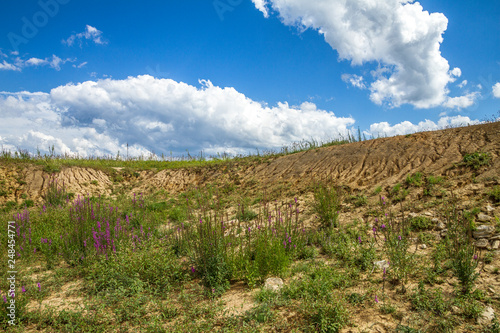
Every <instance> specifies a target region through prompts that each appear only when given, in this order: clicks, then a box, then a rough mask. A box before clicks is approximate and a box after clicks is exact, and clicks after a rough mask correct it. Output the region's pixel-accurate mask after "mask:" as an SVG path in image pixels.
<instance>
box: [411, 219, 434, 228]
mask: <svg viewBox="0 0 500 333" xmlns="http://www.w3.org/2000/svg"><path fill="white" fill-rule="evenodd" d="M409 223H410V226H411V228H412V229H413V230H428V229H432V221H431V219H430V218H428V217H425V216H415V217H411V218H410V219H409Z"/></svg>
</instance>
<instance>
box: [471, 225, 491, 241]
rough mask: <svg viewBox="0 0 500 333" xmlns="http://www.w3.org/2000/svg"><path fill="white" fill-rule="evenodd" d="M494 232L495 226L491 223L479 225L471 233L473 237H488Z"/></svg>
mask: <svg viewBox="0 0 500 333" xmlns="http://www.w3.org/2000/svg"><path fill="white" fill-rule="evenodd" d="M494 232H495V227H494V226H491V225H484V224H483V225H480V226H478V227H477V228H476V230H475V231H474V232H473V233H472V235H473V236H474V238H488V237H490V236H491V235H493V233H494Z"/></svg>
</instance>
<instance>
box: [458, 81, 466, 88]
mask: <svg viewBox="0 0 500 333" xmlns="http://www.w3.org/2000/svg"><path fill="white" fill-rule="evenodd" d="M467 83H468V82H467V80H463V81H462V82H461V83H460V84H458V87H459V88H463V87H465V86H466V85H467Z"/></svg>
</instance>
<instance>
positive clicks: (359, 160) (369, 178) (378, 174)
mask: <svg viewBox="0 0 500 333" xmlns="http://www.w3.org/2000/svg"><path fill="white" fill-rule="evenodd" d="M476 151H481V152H488V153H490V155H491V164H490V166H489V167H488V168H484V169H481V170H479V171H477V172H475V173H476V174H475V175H474V176H475V177H482V178H489V179H493V178H495V177H498V175H499V170H500V161H499V159H498V156H499V155H500V122H496V123H489V124H483V125H476V126H468V127H462V128H452V129H446V130H441V131H435V132H423V133H416V134H412V135H406V136H397V137H391V138H381V139H376V140H369V141H363V142H356V143H350V144H345V145H340V146H331V147H325V148H320V149H314V150H309V151H305V152H300V153H296V154H292V155H287V156H282V157H274V158H261V159H260V160H255V161H252V162H239V163H228V164H223V165H219V166H216V167H215V166H212V167H205V168H200V167H198V168H188V169H175V170H168V169H165V170H162V171H159V172H155V171H138V172H136V173H135V174H134V175H133V176H130V175H126V176H124V177H121V176H119V175H120V174H121V173H122V172H123V170H120V168H115V169H116V170H115V171H114V172H115V174H114V175H113V174H111V173H109V172H105V171H102V170H96V169H92V168H81V167H67V168H62V169H61V170H60V172H59V173H57V175H56V177H57V179H58V181H59V182H64V184H65V186H66V187H67V189H68V191H69V192H72V193H75V195H87V194H91V195H99V194H100V195H112V194H113V193H117V192H123V191H127V192H128V193H134V192H135V193H139V192H143V193H149V192H154V191H158V190H160V189H164V190H166V191H168V192H170V193H177V192H180V191H184V190H186V189H187V188H189V186H201V185H203V184H206V183H213V182H218V183H219V184H224V183H231V184H235V185H236V186H238V185H239V184H245V185H246V186H247V187H248V186H251V187H252V186H254V187H261V186H273V185H275V184H277V183H288V184H289V185H291V186H293V187H295V188H296V189H297V190H300V189H301V188H304V187H305V186H307V185H308V184H309V183H310V181H311V179H312V178H313V177H317V178H318V177H320V178H324V177H331V178H332V179H333V180H335V181H336V182H337V183H338V184H339V185H345V186H348V187H350V188H351V189H359V190H364V189H370V188H373V187H375V186H379V185H380V186H388V185H391V184H395V183H397V182H400V181H402V180H403V179H404V178H405V177H406V176H407V175H408V174H411V173H415V172H417V171H420V172H423V173H426V174H433V175H441V176H448V177H450V178H457V177H458V178H460V176H461V175H463V176H467V177H469V178H470V175H468V173H474V171H471V170H470V168H463V167H460V166H457V165H458V164H459V163H460V162H461V161H462V159H463V156H464V155H465V154H467V153H473V152H476ZM166 163H168V162H166ZM116 175H118V176H119V177H116ZM49 177H50V174H49V173H47V172H44V171H43V168H42V167H41V166H34V165H29V166H22V167H21V166H19V165H12V164H10V165H4V166H1V167H0V194H2V195H1V196H0V203H5V202H7V201H17V202H22V200H23V199H30V200H33V201H39V200H41V196H42V195H43V193H44V191H45V190H46V189H47V187H48V184H49ZM117 186H119V187H120V189H117Z"/></svg>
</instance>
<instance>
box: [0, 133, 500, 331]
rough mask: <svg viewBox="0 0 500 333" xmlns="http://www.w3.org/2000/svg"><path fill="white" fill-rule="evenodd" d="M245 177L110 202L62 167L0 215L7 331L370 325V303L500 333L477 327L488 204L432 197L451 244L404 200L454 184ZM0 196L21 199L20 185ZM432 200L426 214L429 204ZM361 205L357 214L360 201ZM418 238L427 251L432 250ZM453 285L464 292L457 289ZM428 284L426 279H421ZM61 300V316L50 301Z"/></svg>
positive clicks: (128, 166)
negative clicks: (11, 282) (365, 184)
mask: <svg viewBox="0 0 500 333" xmlns="http://www.w3.org/2000/svg"><path fill="white" fill-rule="evenodd" d="M358 134H359V133H358ZM360 138H361V137H360V136H359V135H358V139H360ZM314 145H315V143H314V144H309V146H314ZM304 147H306V146H302V147H296V148H295V149H297V150H300V149H303V148H304ZM290 151H291V150H290ZM290 151H289V152H290ZM22 156H23V157H18V162H19V161H22V160H23V159H24V160H25V162H26V163H28V162H29V163H34V161H35V160H36V163H39V162H40V163H41V162H43V163H46V166H45V167H46V168H47V170H50V171H51V172H53V171H54V170H61V169H62V168H64V167H66V166H68V165H71V163H75V164H76V163H77V162H70V161H69V159H68V160H65V159H60V160H59V159H58V158H57V157H51V158H50V159H47V160H46V159H43V158H35V159H34V158H32V157H30V156H29V155H27V156H25V155H22ZM2 158H4V159H8V158H9V157H6V156H3V157H2ZM252 158H262V159H264V158H265V157H263V156H258V157H252ZM0 159H1V158H0ZM83 161H84V160H83V159H82V161H80V162H81V163H82V164H85V163H87V162H83ZM97 161H98V159H96V160H94V161H93V163H97ZM80 162H78V163H80ZM171 162H172V163H174V164H175V163H177V161H171ZM178 162H179V165H181V162H182V163H184V164H183V165H184V166H186V165H188V164H189V163H192V164H190V166H195V165H198V166H200V165H205V166H207V165H208V166H217V165H218V166H219V167H220V166H227V165H224V164H223V163H232V162H230V161H229V160H224V159H220V160H216V161H209V160H202V159H200V160H193V159H191V160H189V161H178ZM9 163H15V161H12V160H11V161H10V162H9ZM114 163H116V164H114ZM156 163H159V161H156V160H153V159H151V160H120V159H118V160H115V159H108V160H105V161H104V160H103V164H102V165H103V168H104V169H106V168H108V167H111V166H112V165H114V166H120V167H124V166H125V167H124V168H123V169H121V170H120V171H116V170H114V171H110V170H107V171H108V172H110V175H112V178H113V180H114V181H115V182H117V184H115V185H114V186H120V185H119V184H118V183H119V182H121V181H123V180H126V179H127V180H130V179H134V178H136V177H138V176H139V173H138V171H140V170H144V169H141V168H154V167H155V166H158V169H160V168H165V165H162V166H161V167H160V166H159V165H160V164H156ZM168 163H170V161H169V162H168ZM168 163H167V164H168ZM217 163H218V164H217ZM163 164H166V163H165V162H163ZM89 165H91V163H90V162H89ZM134 165H135V166H140V167H138V168H134ZM221 170H222V168H221ZM54 172H55V171H54ZM239 181H240V180H239V179H236V178H235V179H234V182H226V183H222V184H208V185H206V186H199V187H196V188H190V189H189V190H186V191H184V192H182V193H176V194H170V193H168V192H167V191H165V190H161V189H155V190H156V192H154V193H152V194H149V195H146V194H144V195H143V194H132V195H126V194H125V193H129V191H128V190H124V191H122V192H121V191H119V190H118V191H115V192H114V197H105V196H102V197H101V196H97V194H94V196H92V195H88V196H85V197H82V196H79V197H77V198H75V196H74V194H72V193H69V192H68V191H67V189H66V188H65V185H64V184H63V183H62V182H59V181H58V179H57V174H53V175H52V176H51V177H50V179H47V182H48V186H47V187H46V188H45V190H44V192H43V194H42V195H43V202H40V203H39V204H38V203H35V202H34V201H33V200H30V199H28V198H33V197H31V196H32V194H31V192H26V190H25V189H24V188H23V187H21V188H20V189H21V190H20V191H19V189H17V190H18V191H19V192H17V193H21V194H18V197H17V198H16V200H17V201H8V202H6V203H5V204H4V205H3V206H2V209H1V211H0V216H1V217H2V219H3V220H4V221H7V220H9V219H14V220H15V236H12V237H14V238H15V239H16V257H15V259H16V269H18V271H19V274H18V275H17V280H18V281H17V285H16V286H17V288H18V290H17V293H16V304H17V309H18V312H17V318H16V323H17V324H18V326H17V328H12V327H10V326H9V325H8V322H7V320H6V318H7V317H6V314H7V311H8V309H7V307H6V305H5V304H7V303H5V302H3V297H4V296H5V297H6V299H7V297H10V296H9V295H8V294H7V293H6V290H8V287H9V286H8V281H7V277H8V276H7V273H6V272H8V270H9V269H8V267H7V262H8V260H9V259H10V257H9V254H8V252H6V251H4V252H3V254H1V255H0V268H1V270H0V272H1V273H0V304H2V306H1V307H0V327H1V329H2V330H6V331H8V332H21V331H26V330H28V329H32V330H44V329H45V330H48V331H56V332H71V331H89V332H115V331H116V332H122V331H137V332H142V331H144V332H208V331H222V332H268V331H284V332H293V331H305V332H339V331H340V330H342V329H343V328H346V327H349V326H354V327H355V325H357V324H358V322H357V320H358V318H357V317H356V316H357V315H356V314H357V313H360V312H361V311H363V312H364V311H366V312H368V313H370V311H371V312H372V313H377V315H387V318H392V320H393V321H394V322H395V323H398V322H399V323H405V325H408V326H405V325H402V324H400V325H398V326H397V328H396V332H452V331H453V330H456V329H458V330H460V331H470V332H475V331H477V332H479V331H481V329H483V331H484V332H496V331H498V322H496V321H494V322H493V323H492V324H491V325H490V326H489V327H487V328H480V327H479V326H478V325H477V324H476V319H477V318H478V317H479V315H480V313H481V311H482V310H483V308H484V306H485V305H486V304H489V305H490V306H494V307H495V310H496V311H497V310H498V307H497V303H496V301H495V300H494V298H493V297H491V295H489V294H488V291H483V290H481V289H480V288H478V286H479V283H478V272H479V268H481V266H480V265H482V264H483V263H485V264H493V263H494V262H495V257H494V252H489V253H486V254H484V256H482V255H481V253H478V252H477V251H476V248H475V247H474V243H473V242H474V240H473V239H472V238H471V233H472V231H473V230H474V228H475V225H474V217H475V216H476V215H477V214H478V213H479V209H477V208H475V209H471V210H470V211H467V210H462V211H459V210H456V209H453V205H454V203H456V201H453V200H454V199H453V197H452V198H451V199H450V198H449V197H448V196H447V197H445V198H443V199H436V198H434V199H435V200H434V201H432V207H436V211H438V209H441V212H442V214H441V220H443V218H444V219H446V222H447V223H446V224H447V225H446V227H447V234H446V235H445V234H443V236H442V237H441V238H440V240H437V239H436V237H435V236H436V232H431V231H429V230H430V229H432V227H433V225H434V223H433V222H432V221H431V220H430V219H429V218H428V217H424V216H417V217H411V218H405V217H406V216H408V214H407V210H408V209H411V210H412V211H417V212H419V211H420V209H422V208H420V209H413V208H414V207H415V206H412V205H415V203H413V202H408V201H409V200H407V199H406V198H407V196H408V194H409V192H410V190H411V191H419V189H417V187H419V188H423V189H424V194H425V193H426V192H425V191H426V190H428V191H429V193H430V192H431V190H432V189H433V188H434V186H437V185H439V184H441V183H442V182H443V178H442V177H437V176H432V175H424V174H423V173H419V172H417V173H414V174H411V175H408V176H407V177H406V179H405V181H404V182H403V183H399V184H396V185H395V186H393V187H392V188H388V190H387V196H388V198H385V197H384V196H382V195H381V194H382V187H378V188H376V189H375V190H374V193H375V194H376V195H378V196H380V200H379V202H377V203H374V202H373V201H372V200H370V201H369V200H368V197H367V196H366V195H364V194H362V193H360V194H359V192H358V194H357V193H356V192H355V193H354V194H353V193H352V192H349V189H348V188H346V187H341V186H338V184H334V183H333V182H331V181H315V182H314V183H313V184H312V185H311V186H310V187H308V188H307V189H306V190H303V191H305V193H304V192H298V193H299V194H300V195H301V197H300V198H297V197H296V195H299V194H297V193H295V192H293V191H294V190H293V188H290V187H287V186H288V185H280V186H282V187H278V185H276V186H275V187H272V186H269V187H266V191H262V193H255V192H256V191H259V190H260V189H257V190H253V192H252V191H249V190H248V188H250V187H257V186H256V184H257V183H258V182H257V181H256V180H250V181H243V180H241V183H239V184H237V182H239ZM88 182H89V184H91V185H94V186H97V185H99V184H100V183H99V182H97V181H92V180H88ZM11 183H12V182H11ZM5 184H6V181H4V183H3V185H5ZM18 185H19V186H24V185H25V184H22V183H21V182H18ZM16 186H17V185H16ZM245 186H246V187H245ZM119 188H120V187H119ZM2 190H3V191H5V194H4V196H9V195H10V193H8V191H11V189H8V190H7V189H3V188H2ZM15 190H16V189H13V190H12V191H15ZM301 191H302V190H301ZM370 191H371V190H370ZM499 191H500V190H499V189H498V186H496V187H494V188H492V189H491V191H489V192H486V193H487V194H488V197H489V198H491V199H492V200H493V201H495V200H496V201H498V199H497V197H498V196H499V194H498V192H499ZM25 192H26V193H29V196H28V194H25ZM0 194H1V193H0ZM384 195H385V194H384ZM429 195H430V194H429ZM483 195H484V194H483ZM304 198H307V200H306V199H304ZM21 199H22V200H21ZM373 199H374V198H373ZM482 199H483V200H484V197H483V198H482ZM4 200H6V199H4ZM421 200H422V201H423V202H424V203H425V205H427V206H426V207H430V204H431V199H430V198H428V197H425V196H424V197H421ZM304 203H305V204H304ZM424 203H423V204H422V205H420V207H422V206H423V205H424ZM353 206H354V207H356V208H357V209H355V210H351V207H353ZM468 207H471V206H468ZM350 210H351V211H350ZM360 211H361V212H362V213H361V214H363V215H362V217H360V216H359V215H357V214H359V212H360ZM353 215H357V216H354V217H352V220H351V221H348V220H349V219H350V216H353ZM412 216H413V215H412ZM347 217H349V219H348V218H347ZM8 240H9V236H8V234H7V233H1V234H0V243H1V244H7V241H8ZM420 244H427V245H428V248H427V250H426V251H427V253H426V254H425V256H422V254H421V253H422V252H420V248H419V247H418V246H420ZM384 262H385V264H383V263H384ZM380 263H382V265H380ZM496 273H498V268H497V270H496ZM481 274H483V273H481ZM492 274H494V273H492ZM269 277H281V278H283V279H285V281H286V282H285V284H284V286H283V287H282V288H281V289H280V290H277V291H272V290H267V289H265V288H264V287H263V286H264V282H265V281H266V279H267V278H269ZM449 281H452V283H454V285H455V286H456V290H455V292H451V291H450V290H449V289H451V288H449V286H447V284H445V282H449ZM416 282H418V287H416V288H414V287H412V285H413V286H415V285H416ZM446 287H448V289H446ZM21 288H22V289H21ZM255 288H259V290H258V291H256V292H254V293H253V294H254V296H253V297H251V296H248V298H245V302H250V303H252V306H251V307H249V308H246V309H245V310H241V311H239V312H238V311H237V312H235V313H233V312H231V310H230V309H229V308H228V307H227V305H226V304H227V303H229V302H228V299H229V297H232V296H234V295H235V293H236V292H237V291H238V292H241V294H242V293H243V292H246V291H249V290H251V289H255ZM23 290H24V291H23ZM63 291H64V292H63ZM248 295H249V294H248ZM245 297H246V296H245ZM490 297H491V298H490ZM61 298H62V299H63V300H64V310H63V309H61V307H60V305H57V303H56V302H53V300H54V299H61ZM72 300H74V302H73V303H74V304H73V303H72ZM51 302H53V303H51ZM53 304H55V305H53ZM238 305H241V304H240V303H238ZM401 309H405V310H404V311H406V309H410V310H408V313H403V310H401ZM456 309H458V312H457V310H456ZM403 318H406V319H408V318H410V319H411V320H408V321H404V322H403V321H402V320H403ZM406 319H405V320H406ZM495 325H496V326H495ZM394 327H396V324H394ZM417 328H418V329H417Z"/></svg>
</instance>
